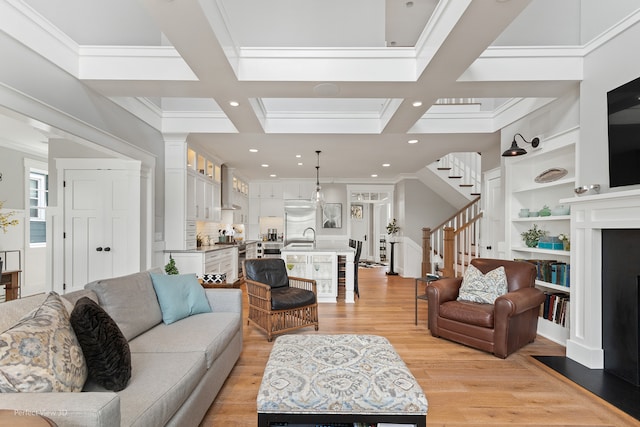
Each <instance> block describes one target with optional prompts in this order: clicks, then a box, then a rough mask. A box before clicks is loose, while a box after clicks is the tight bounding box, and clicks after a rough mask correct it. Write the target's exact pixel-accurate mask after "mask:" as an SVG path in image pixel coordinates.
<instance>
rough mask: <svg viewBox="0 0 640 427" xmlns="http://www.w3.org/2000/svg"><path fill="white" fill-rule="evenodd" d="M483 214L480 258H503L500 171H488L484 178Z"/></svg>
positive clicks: (502, 198)
mask: <svg viewBox="0 0 640 427" xmlns="http://www.w3.org/2000/svg"><path fill="white" fill-rule="evenodd" d="M483 198H484V212H483V217H482V219H481V221H480V223H481V224H482V226H481V228H480V242H481V243H480V244H481V246H480V249H481V252H480V256H482V257H485V258H504V255H505V253H504V250H502V248H501V247H502V246H503V245H501V244H500V242H502V241H504V197H503V193H502V179H501V176H500V171H499V170H495V171H490V172H487V173H486V174H485V176H484V191H483Z"/></svg>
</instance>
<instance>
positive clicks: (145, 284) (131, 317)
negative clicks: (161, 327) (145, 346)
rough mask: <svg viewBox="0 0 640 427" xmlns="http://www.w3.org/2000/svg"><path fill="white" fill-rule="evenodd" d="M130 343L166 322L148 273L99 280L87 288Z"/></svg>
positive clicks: (86, 286)
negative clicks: (93, 293)
mask: <svg viewBox="0 0 640 427" xmlns="http://www.w3.org/2000/svg"><path fill="white" fill-rule="evenodd" d="M85 289H90V290H92V291H94V292H95V293H96V295H98V302H99V303H100V306H101V307H102V308H103V309H104V311H106V312H107V313H108V314H109V316H111V318H112V319H113V320H114V321H115V322H116V323H117V324H118V327H119V328H120V330H121V331H122V334H123V335H124V336H125V338H126V339H127V340H128V341H130V340H131V339H132V338H135V337H137V336H138V335H140V334H141V333H143V332H145V331H147V330H149V329H151V328H153V327H154V326H155V325H157V324H158V323H160V322H162V312H161V311H160V304H159V303H158V298H157V297H156V292H155V291H154V290H153V284H152V283H151V277H150V276H149V273H148V272H146V271H145V272H141V273H134V274H130V275H128V276H122V277H114V278H112V279H105V280H98V281H95V282H92V283H89V284H87V285H85Z"/></svg>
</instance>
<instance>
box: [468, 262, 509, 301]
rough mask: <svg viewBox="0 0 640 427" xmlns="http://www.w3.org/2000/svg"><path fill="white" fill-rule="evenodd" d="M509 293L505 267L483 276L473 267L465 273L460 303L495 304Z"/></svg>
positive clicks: (470, 266)
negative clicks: (497, 299)
mask: <svg viewBox="0 0 640 427" xmlns="http://www.w3.org/2000/svg"><path fill="white" fill-rule="evenodd" d="M506 293H507V276H506V275H505V272H504V267H498V268H496V269H494V270H491V271H489V272H487V274H482V272H481V271H480V270H478V269H477V268H476V267H474V266H473V265H469V268H467V270H466V271H465V273H464V277H463V278H462V285H461V286H460V292H459V294H458V301H471V302H479V303H486V304H493V303H494V301H495V300H496V298H498V297H499V296H501V295H504V294H506Z"/></svg>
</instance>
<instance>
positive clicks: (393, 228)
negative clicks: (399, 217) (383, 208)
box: [387, 218, 400, 237]
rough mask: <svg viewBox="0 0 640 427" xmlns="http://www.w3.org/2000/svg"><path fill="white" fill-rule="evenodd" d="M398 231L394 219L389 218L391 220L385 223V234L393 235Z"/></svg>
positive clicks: (398, 227)
mask: <svg viewBox="0 0 640 427" xmlns="http://www.w3.org/2000/svg"><path fill="white" fill-rule="evenodd" d="M398 231H400V226H399V225H398V222H397V221H396V219H395V218H393V220H391V222H390V223H389V224H387V234H388V235H389V236H391V237H393V236H395V235H396V233H397V232H398Z"/></svg>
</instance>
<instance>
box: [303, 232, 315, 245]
mask: <svg viewBox="0 0 640 427" xmlns="http://www.w3.org/2000/svg"><path fill="white" fill-rule="evenodd" d="M307 230H311V231H313V248H314V249H315V247H316V230H314V229H313V227H307V228H305V229H304V231H303V232H302V237H304V236H306V234H307Z"/></svg>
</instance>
